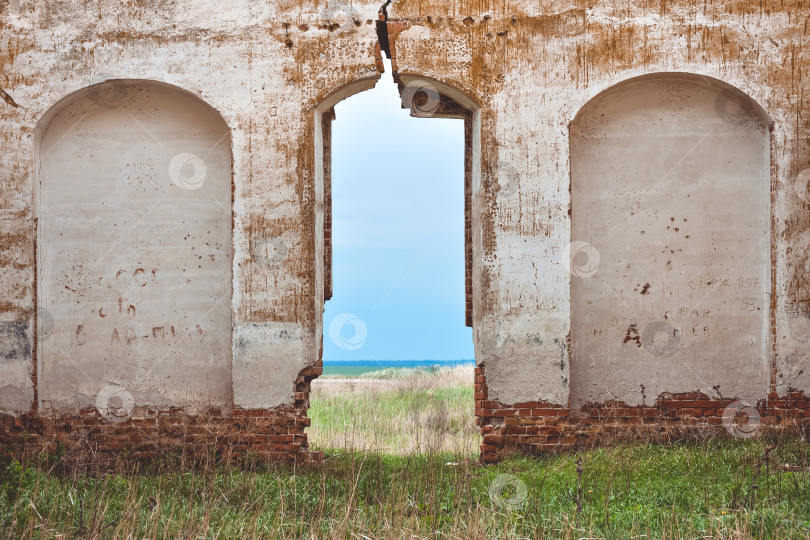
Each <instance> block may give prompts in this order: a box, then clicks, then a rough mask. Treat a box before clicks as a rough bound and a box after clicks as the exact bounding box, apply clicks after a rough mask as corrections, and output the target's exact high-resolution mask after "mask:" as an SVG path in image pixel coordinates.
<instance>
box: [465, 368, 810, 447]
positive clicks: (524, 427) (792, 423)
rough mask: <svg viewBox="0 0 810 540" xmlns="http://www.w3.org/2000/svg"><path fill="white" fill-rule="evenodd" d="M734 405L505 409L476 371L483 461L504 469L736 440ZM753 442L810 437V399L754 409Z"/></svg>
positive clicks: (690, 397)
mask: <svg viewBox="0 0 810 540" xmlns="http://www.w3.org/2000/svg"><path fill="white" fill-rule="evenodd" d="M734 402H735V400H734V399H726V398H723V399H713V398H710V397H709V396H707V395H705V394H703V393H700V392H688V393H680V394H663V395H661V396H659V397H658V399H657V400H656V403H655V405H654V406H651V407H648V406H634V405H628V404H626V403H621V402H617V401H612V402H606V403H600V404H593V405H588V406H586V407H583V408H582V409H581V410H578V411H571V409H570V407H568V406H567V405H559V404H552V403H547V402H543V401H529V402H523V403H513V404H504V403H501V402H499V401H491V400H489V399H488V389H487V382H486V375H485V367H484V366H483V365H479V366H477V367H476V368H475V417H476V424H477V425H478V426H479V427H480V429H481V435H482V436H483V443H482V444H481V455H480V460H481V462H482V463H498V462H500V461H501V460H502V459H503V458H504V457H505V456H506V455H508V454H512V453H520V454H524V455H537V454H544V453H550V452H557V451H564V450H569V449H572V448H576V447H582V446H587V447H592V446H599V445H606V444H610V443H612V442H618V441H644V440H646V441H651V442H656V443H668V442H676V441H700V440H705V439H708V438H712V437H722V436H726V437H731V436H732V435H731V433H730V432H729V431H728V430H727V429H726V427H725V426H724V424H723V412H724V411H725V409H726V407H728V406H729V405H730V404H732V403H734ZM752 406H755V407H756V409H757V412H758V414H759V415H760V419H759V427H758V428H757V429H756V432H755V436H762V435H764V434H774V433H795V434H799V433H805V434H806V435H807V436H810V396H807V395H805V394H804V393H802V392H797V391H791V392H789V393H788V394H787V395H785V396H778V395H776V394H773V395H770V396H768V398H767V399H763V400H761V401H760V402H758V403H757V404H756V405H754V404H752Z"/></svg>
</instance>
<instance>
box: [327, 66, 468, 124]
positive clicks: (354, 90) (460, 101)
mask: <svg viewBox="0 0 810 540" xmlns="http://www.w3.org/2000/svg"><path fill="white" fill-rule="evenodd" d="M381 79H382V75H381V74H380V73H377V74H375V75H373V76H370V77H363V78H361V79H357V80H355V81H352V82H350V83H347V84H344V85H343V86H341V87H339V88H338V89H336V90H334V91H333V92H332V93H330V94H329V95H327V96H326V97H325V98H324V99H323V100H321V102H320V103H319V104H318V105H317V106H316V107H315V110H317V111H318V112H321V113H323V112H325V111H328V110H330V109H331V108H333V107H334V106H336V105H337V104H338V103H340V102H341V101H343V100H345V99H348V98H350V97H352V96H354V95H356V94H359V93H361V92H365V91H366V90H371V89H372V88H374V87H375V86H376V85H377V83H378V82H379V81H380V80H381ZM394 81H395V82H396V83H397V84H398V85H399V90H400V94H402V92H403V89H404V88H406V87H408V86H410V85H412V84H414V83H424V85H425V86H432V87H433V88H435V90H436V92H437V93H438V94H439V96H440V100H441V102H442V103H443V104H444V103H453V104H455V105H456V107H455V108H458V107H459V106H460V107H461V108H463V109H465V110H467V111H470V112H472V113H476V112H478V111H479V110H480V107H479V106H478V104H477V103H476V102H475V100H473V99H472V98H470V97H469V96H468V95H467V94H466V93H464V92H462V91H461V90H458V89H457V88H455V87H453V86H451V85H449V84H447V83H445V82H442V81H440V80H438V79H435V78H433V77H427V76H424V75H418V74H409V73H398V72H394ZM443 108H445V107H443ZM452 108H453V107H450V109H452ZM432 116H435V117H453V118H455V117H459V115H457V114H452V112H451V113H448V114H440V113H439V114H434V115H432Z"/></svg>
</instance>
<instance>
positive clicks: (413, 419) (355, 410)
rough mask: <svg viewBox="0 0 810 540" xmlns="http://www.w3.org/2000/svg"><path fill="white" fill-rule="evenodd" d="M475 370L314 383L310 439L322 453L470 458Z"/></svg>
mask: <svg viewBox="0 0 810 540" xmlns="http://www.w3.org/2000/svg"><path fill="white" fill-rule="evenodd" d="M473 371H474V368H473V367H472V366H458V367H453V368H443V369H439V370H436V371H435V372H425V371H420V370H407V371H400V372H399V374H398V373H397V372H396V371H389V370H386V371H385V372H382V373H372V374H369V375H367V376H365V377H362V378H357V379H344V378H338V377H331V378H323V379H316V380H315V381H314V382H313V385H312V393H311V395H310V400H311V403H312V408H311V409H310V411H309V416H310V417H311V418H312V426H311V427H310V429H309V440H310V441H311V444H312V445H313V447H315V448H319V449H326V450H329V449H343V450H344V451H379V452H383V453H390V454H396V455H406V454H423V453H433V454H435V453H453V454H460V455H465V456H470V455H474V454H476V453H477V452H478V447H479V446H480V444H481V436H480V433H479V430H478V427H477V426H476V425H475V417H474V412H475V409H474V407H475V403H474V400H473V380H474V372H473ZM402 373H404V376H402V375H401V374H402Z"/></svg>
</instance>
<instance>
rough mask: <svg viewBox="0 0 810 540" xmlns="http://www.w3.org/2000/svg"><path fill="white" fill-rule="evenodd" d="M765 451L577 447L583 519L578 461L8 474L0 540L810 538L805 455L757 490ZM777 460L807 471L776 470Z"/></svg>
mask: <svg viewBox="0 0 810 540" xmlns="http://www.w3.org/2000/svg"><path fill="white" fill-rule="evenodd" d="M763 450H764V443H762V442H750V441H746V442H735V441H726V442H715V443H704V444H701V445H699V446H698V445H694V446H693V445H677V446H668V447H660V446H651V445H632V446H619V447H615V448H610V449H597V450H591V451H588V452H585V453H584V454H583V469H584V472H583V475H582V490H581V504H582V512H581V514H580V515H579V516H577V513H576V504H575V499H576V496H577V491H578V488H577V484H578V478H577V473H576V460H577V456H576V454H571V455H559V456H553V457H547V458H535V459H526V458H514V459H509V460H507V461H505V462H504V463H502V464H500V465H498V466H489V467H485V466H480V465H479V464H478V463H477V462H476V460H475V459H474V458H472V457H468V458H463V457H461V456H454V455H441V454H434V455H409V456H391V455H380V454H373V453H357V454H348V455H341V456H337V457H334V458H331V459H328V460H327V462H326V463H325V465H324V466H323V467H322V468H315V469H292V468H286V467H284V468H277V469H271V470H267V471H264V472H246V471H241V470H238V469H221V470H209V471H202V472H190V471H173V470H171V469H170V468H167V469H163V470H160V471H157V472H156V473H154V474H153V473H141V474H138V473H136V472H131V473H128V474H118V475H109V476H101V477H88V476H72V477H62V476H60V475H57V474H54V473H48V472H45V471H44V470H43V469H41V468H38V467H36V466H34V467H31V468H28V469H25V470H20V469H14V470H10V471H7V473H6V475H5V477H4V479H3V482H2V495H0V537H3V538H10V539H17V538H56V537H57V535H59V534H61V535H65V537H69V538H75V537H78V538H128V537H135V538H179V537H184V538H324V539H325V538H366V537H367V538H401V537H407V538H410V537H417V538H424V537H432V538H582V537H588V538H629V537H631V536H637V537H639V536H640V535H645V534H646V535H647V537H646V538H663V537H666V538H696V537H701V536H709V537H713V538H780V539H786V538H807V537H808V536H810V475H808V469H807V467H808V463H809V461H808V459H809V458H810V449H809V448H808V445H807V444H806V443H802V442H799V441H783V442H781V443H780V445H779V446H778V447H777V449H776V450H775V451H774V458H775V459H774V460H773V462H772V463H771V464H770V465H767V466H766V467H765V468H764V470H763V472H762V473H761V474H760V476H759V478H758V480H757V482H756V484H757V485H758V489H753V488H752V484H753V483H754V481H753V476H754V471H755V470H756V463H757V462H758V461H759V460H760V458H761V456H762V455H763ZM450 461H454V462H456V463H457V465H448V464H447V463H448V462H450ZM784 463H789V464H792V465H794V466H797V467H801V468H802V470H801V472H782V471H780V470H779V468H778V467H777V466H776V464H784ZM501 474H510V475H514V476H515V477H517V478H518V479H520V481H522V482H524V483H525V485H526V487H527V496H526V499H525V502H524V503H523V504H518V505H516V506H515V507H514V508H513V509H509V508H504V507H502V506H499V505H498V504H497V501H494V500H493V499H491V497H490V494H489V492H488V491H489V488H490V486H491V485H492V483H493V481H494V480H495V478H496V477H498V476H499V475H501ZM505 496H506V497H509V496H510V494H505ZM735 534H736V536H735Z"/></svg>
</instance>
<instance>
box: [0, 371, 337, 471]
mask: <svg viewBox="0 0 810 540" xmlns="http://www.w3.org/2000/svg"><path fill="white" fill-rule="evenodd" d="M322 372H323V368H322V367H320V366H316V367H308V368H305V369H304V370H303V371H301V373H300V374H299V376H298V377H297V379H296V381H295V388H294V390H295V392H294V394H293V396H294V400H295V401H294V404H293V405H287V406H280V407H276V408H273V409H240V408H233V409H230V410H223V409H220V408H209V409H208V410H205V411H203V412H199V413H194V414H192V413H189V412H188V411H186V410H184V409H182V408H168V409H143V408H138V409H136V410H135V411H133V412H134V414H133V415H132V416H131V417H129V418H126V419H122V421H115V420H117V419H113V420H110V419H108V418H105V417H104V415H102V414H101V413H100V412H99V411H98V410H97V409H95V408H88V409H83V410H81V411H79V412H78V413H77V414H75V415H44V414H38V413H36V412H33V413H32V412H29V413H26V414H23V415H21V416H13V415H8V414H4V415H0V465H2V464H3V463H4V462H8V461H9V460H10V459H19V460H30V459H39V458H40V457H41V456H43V455H45V456H51V457H56V458H58V459H59V460H60V461H61V462H63V463H64V464H65V465H66V466H68V467H70V465H71V464H76V465H78V464H83V465H85V466H86V465H88V464H89V465H92V467H93V468H96V469H111V468H116V467H117V466H118V465H119V464H120V463H121V462H122V461H127V462H131V461H137V462H151V461H155V460H157V459H160V458H162V457H171V458H173V459H177V458H179V459H182V460H183V461H184V462H188V463H200V462H205V463H217V464H262V463H288V464H318V463H321V462H323V459H324V455H323V452H317V451H312V450H310V448H309V441H308V439H307V434H306V433H305V431H304V430H305V428H307V427H309V425H310V424H311V419H310V418H308V417H307V410H308V409H309V392H310V384H311V382H312V380H313V379H315V378H316V377H318V376H319V375H321V373H322Z"/></svg>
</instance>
